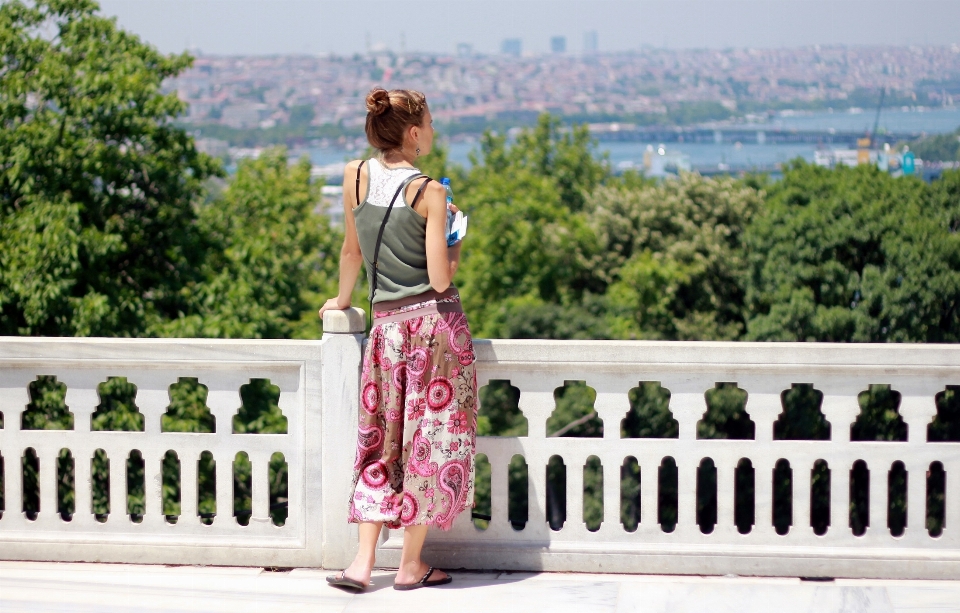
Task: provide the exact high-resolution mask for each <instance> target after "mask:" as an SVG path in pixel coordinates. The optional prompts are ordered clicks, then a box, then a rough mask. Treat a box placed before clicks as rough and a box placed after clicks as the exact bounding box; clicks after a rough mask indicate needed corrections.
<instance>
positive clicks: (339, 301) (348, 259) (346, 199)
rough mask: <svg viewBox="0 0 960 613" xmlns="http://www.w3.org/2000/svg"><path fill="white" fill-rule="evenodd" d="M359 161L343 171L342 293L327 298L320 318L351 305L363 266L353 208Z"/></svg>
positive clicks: (355, 203) (355, 197)
mask: <svg viewBox="0 0 960 613" xmlns="http://www.w3.org/2000/svg"><path fill="white" fill-rule="evenodd" d="M359 165H360V163H359V162H358V161H353V162H350V163H349V164H347V167H346V168H345V169H344V171H343V247H341V248H340V293H339V294H337V297H336V298H331V299H329V300H327V301H326V302H325V303H324V304H323V307H322V308H321V309H320V319H321V320H322V319H323V314H324V312H325V311H329V310H331V309H336V310H343V309H346V308H348V307H349V306H350V300H351V296H352V294H353V288H354V287H355V286H356V284H357V277H358V276H359V274H360V269H361V268H362V267H363V255H362V254H361V253H360V240H359V239H358V238H357V222H356V220H354V218H353V209H354V207H356V206H357V204H358V203H357V202H356V200H357V196H356V189H355V188H356V176H357V167H358V166H359Z"/></svg>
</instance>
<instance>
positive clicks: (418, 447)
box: [349, 305, 478, 530]
mask: <svg viewBox="0 0 960 613" xmlns="http://www.w3.org/2000/svg"><path fill="white" fill-rule="evenodd" d="M420 306H421V305H412V306H410V307H404V308H403V309H397V310H396V311H388V312H383V313H379V312H378V313H377V314H376V315H377V316H378V317H384V316H389V315H394V314H397V313H402V312H411V311H415V310H416V308H417V307H420ZM411 315H414V316H413V317H411V318H410V319H407V320H404V321H400V322H390V323H386V324H380V325H377V326H374V328H373V330H372V331H371V333H370V341H369V342H368V343H367V348H366V353H365V354H364V359H363V371H362V376H361V382H360V390H361V394H360V402H361V408H362V409H363V410H362V411H360V423H359V436H358V440H357V457H356V462H355V464H354V484H355V486H354V491H353V493H352V495H351V497H350V512H349V520H350V521H351V522H361V521H372V522H377V521H382V522H384V523H386V524H387V525H388V526H389V527H390V528H394V529H395V528H399V527H401V526H415V525H428V526H436V527H438V528H440V529H442V530H449V529H450V528H452V527H453V522H454V520H455V519H456V518H457V516H458V515H459V514H460V513H462V512H463V511H465V510H466V509H469V508H471V507H472V506H473V494H474V454H475V448H476V433H477V409H478V400H477V378H476V371H475V366H474V362H475V360H476V357H475V355H474V352H473V340H472V338H471V336H470V329H469V327H468V326H467V319H466V317H465V316H464V314H463V313H439V314H436V313H434V314H428V315H423V316H419V317H417V316H415V314H414V313H411Z"/></svg>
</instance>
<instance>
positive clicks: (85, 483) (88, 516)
mask: <svg viewBox="0 0 960 613" xmlns="http://www.w3.org/2000/svg"><path fill="white" fill-rule="evenodd" d="M59 380H60V381H62V382H63V383H64V384H65V385H66V386H67V393H66V396H65V397H64V403H65V404H66V405H67V408H68V409H69V410H70V412H71V413H73V431H74V432H75V433H76V434H75V435H74V436H70V437H69V438H68V439H67V440H70V441H71V443H75V444H72V445H62V447H67V448H68V449H70V452H71V453H73V465H74V473H73V479H74V481H73V483H74V500H73V502H74V514H73V519H72V520H71V521H70V523H71V525H72V526H74V527H76V528H81V527H85V528H88V529H90V528H93V527H94V526H99V525H100V524H99V522H97V521H96V520H95V519H94V517H93V478H92V474H91V466H90V463H91V462H92V461H93V450H94V449H97V448H98V446H97V445H95V444H93V443H92V436H93V435H92V434H91V430H90V421H91V419H92V416H93V412H94V411H96V409H97V404H99V402H100V395H99V394H98V393H97V389H96V388H97V382H96V381H95V380H93V379H92V378H91V377H90V376H89V375H87V374H86V373H78V374H76V375H73V374H71V373H69V372H67V373H64V374H63V375H62V376H61V377H59ZM111 460H112V457H111ZM110 467H111V469H112V468H113V462H111V464H110ZM54 468H56V466H54ZM113 472H114V471H113V470H111V471H110V473H111V474H110V478H111V480H110V483H111V484H112V483H113ZM54 475H56V473H54ZM54 478H56V476H54ZM40 504H41V506H40V508H41V509H43V508H44V507H43V502H41V503H40ZM112 505H113V498H112V496H111V507H110V508H111V511H112V510H113V506H112ZM54 509H56V506H54Z"/></svg>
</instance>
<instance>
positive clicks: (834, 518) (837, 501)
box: [794, 428, 886, 544]
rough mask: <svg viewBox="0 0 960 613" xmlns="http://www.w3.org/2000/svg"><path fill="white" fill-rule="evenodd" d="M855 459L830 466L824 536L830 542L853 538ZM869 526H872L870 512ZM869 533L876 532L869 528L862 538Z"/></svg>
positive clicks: (871, 491) (871, 492)
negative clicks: (852, 499)
mask: <svg viewBox="0 0 960 613" xmlns="http://www.w3.org/2000/svg"><path fill="white" fill-rule="evenodd" d="M836 431H837V430H836V429H835V428H834V429H832V432H836ZM833 436H836V434H833ZM848 448H849V447H848ZM844 457H845V458H852V457H853V456H851V455H845V456H844ZM857 459H859V458H854V459H844V460H842V461H841V460H835V461H834V462H832V463H831V464H830V529H829V530H827V533H826V534H825V535H824V536H825V537H826V538H828V539H830V540H831V541H834V540H839V541H845V542H846V543H847V544H849V543H850V539H852V538H853V531H852V530H851V529H850V471H851V470H853V463H854V462H855V461H856V460H857ZM834 464H836V466H834ZM871 474H872V473H871ZM870 487H871V490H870V495H871V496H873V489H872V488H873V484H871V486H870ZM871 500H872V498H871ZM794 504H796V503H794ZM884 517H886V514H884ZM870 525H871V526H873V513H872V511H871V515H870ZM871 532H876V530H873V529H872V528H871V529H869V530H867V534H865V535H864V536H865V537H870V536H871Z"/></svg>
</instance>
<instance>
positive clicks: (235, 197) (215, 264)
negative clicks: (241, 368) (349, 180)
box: [151, 148, 342, 338]
mask: <svg viewBox="0 0 960 613" xmlns="http://www.w3.org/2000/svg"><path fill="white" fill-rule="evenodd" d="M319 199H320V197H319V193H318V190H317V187H316V185H315V184H312V183H311V181H310V163H309V162H308V161H307V160H306V159H303V160H300V162H298V163H296V164H294V165H290V164H288V162H287V152H286V149H284V148H275V149H268V150H266V151H265V152H264V153H263V154H262V155H261V156H260V158H259V159H257V160H245V161H243V162H241V163H240V165H239V167H238V169H237V174H236V175H235V176H234V177H233V178H232V179H231V181H230V183H229V184H228V186H227V188H226V190H225V191H224V192H223V194H222V197H221V198H220V199H217V200H213V201H211V202H209V203H208V204H206V205H205V206H204V207H203V208H202V209H201V210H200V213H199V227H200V231H201V232H202V235H203V236H204V237H205V240H206V241H208V243H209V244H210V245H211V249H210V251H209V253H208V254H207V258H206V260H205V261H204V263H203V270H202V271H203V277H202V278H201V279H200V280H198V281H197V282H196V283H192V284H190V285H188V286H186V287H185V288H184V289H183V290H182V294H183V298H184V303H185V304H186V306H185V308H184V310H183V311H182V312H181V313H180V316H179V317H178V318H176V319H173V320H169V321H164V320H158V321H156V323H155V325H154V327H152V328H151V331H152V332H154V333H156V334H159V335H162V336H182V337H221V338H290V337H302V338H316V337H317V336H319V332H320V328H319V320H318V319H317V316H316V311H315V306H316V305H317V304H320V302H322V297H323V296H324V295H327V294H331V293H332V292H333V291H335V290H334V289H333V287H332V285H331V283H332V281H333V280H335V279H336V266H337V258H336V256H337V255H338V251H339V247H340V242H341V241H342V235H341V234H340V233H339V232H337V231H335V230H334V229H333V228H331V227H330V224H329V221H328V219H327V218H326V217H325V216H323V215H320V214H318V213H316V212H315V211H314V208H315V207H316V205H317V202H319Z"/></svg>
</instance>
